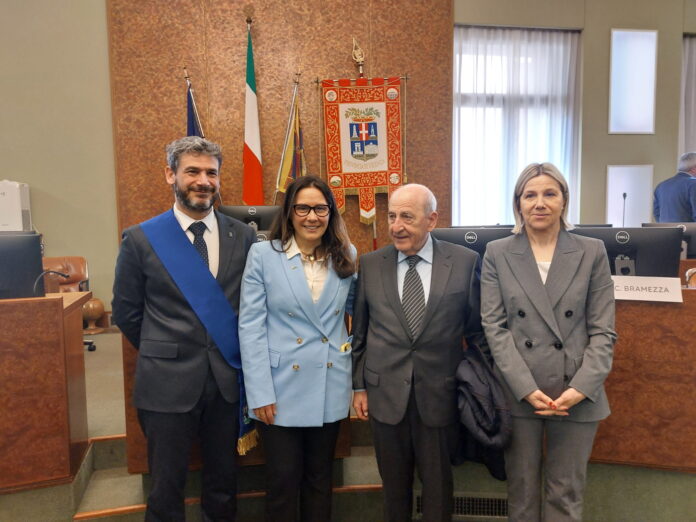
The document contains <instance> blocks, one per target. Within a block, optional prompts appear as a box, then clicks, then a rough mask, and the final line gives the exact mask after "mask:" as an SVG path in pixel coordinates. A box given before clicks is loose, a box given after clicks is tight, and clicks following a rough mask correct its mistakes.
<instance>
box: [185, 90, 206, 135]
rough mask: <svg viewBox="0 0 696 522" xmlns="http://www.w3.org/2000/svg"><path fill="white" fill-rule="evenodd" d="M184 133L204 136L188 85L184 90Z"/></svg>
mask: <svg viewBox="0 0 696 522" xmlns="http://www.w3.org/2000/svg"><path fill="white" fill-rule="evenodd" d="M186 135H187V136H200V137H201V138H204V137H205V136H203V129H201V122H200V120H199V119H198V111H197V110H196V102H195V101H194V99H193V91H192V90H191V86H190V85H189V87H188V89H187V91H186Z"/></svg>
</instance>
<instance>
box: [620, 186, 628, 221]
mask: <svg viewBox="0 0 696 522" xmlns="http://www.w3.org/2000/svg"><path fill="white" fill-rule="evenodd" d="M626 196H627V194H626V193H625V192H624V193H623V209H622V211H621V226H622V227H625V226H626Z"/></svg>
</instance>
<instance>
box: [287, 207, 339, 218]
mask: <svg viewBox="0 0 696 522" xmlns="http://www.w3.org/2000/svg"><path fill="white" fill-rule="evenodd" d="M292 209H293V210H294V211H295V214H297V215H298V216H300V217H305V216H307V215H308V214H309V212H310V211H311V210H313V211H314V214H316V216H317V217H326V216H328V215H329V212H331V206H330V205H315V206H313V207H310V206H309V205H293V206H292Z"/></svg>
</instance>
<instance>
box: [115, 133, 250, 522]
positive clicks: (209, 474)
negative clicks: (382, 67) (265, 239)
mask: <svg viewBox="0 0 696 522" xmlns="http://www.w3.org/2000/svg"><path fill="white" fill-rule="evenodd" d="M221 160H222V156H221V153H220V147H219V146H218V145H216V144H214V143H212V142H210V141H207V140H205V139H202V138H199V137H195V136H194V137H187V138H182V139H179V140H177V141H174V142H173V143H171V144H170V145H169V146H168V147H167V163H168V165H167V167H166V168H165V177H166V181H167V183H168V184H169V185H170V186H171V187H172V190H173V192H174V196H175V203H174V208H173V209H172V210H169V211H167V212H165V213H164V214H161V215H159V216H156V217H155V218H152V219H150V220H148V221H146V222H144V223H141V224H140V225H136V226H134V227H131V228H129V229H127V230H125V231H124V233H123V241H122V243H121V250H120V253H119V256H118V261H117V263H116V277H115V281H114V299H113V302H112V308H113V318H114V321H115V322H116V324H117V325H118V326H119V327H120V328H121V330H122V331H123V333H124V335H125V336H126V337H127V338H128V340H129V341H130V342H131V343H132V344H133V346H135V347H136V349H138V351H139V353H138V362H137V368H136V373H135V389H134V392H133V402H134V404H135V406H136V407H137V408H138V418H139V420H140V425H141V427H142V429H143V432H144V433H145V436H146V437H147V444H148V463H149V467H150V473H151V475H152V491H151V493H150V496H149V498H148V502H147V512H146V516H145V519H146V520H148V521H155V520H157V521H160V520H161V521H164V520H166V521H174V520H176V521H180V520H181V521H183V520H184V519H185V516H184V485H185V483H186V474H187V466H188V460H189V452H190V448H191V444H192V442H193V440H194V439H195V438H196V437H200V443H201V452H202V457H203V471H202V495H201V509H202V511H203V520H206V521H207V520H215V521H231V520H234V519H235V513H236V464H235V461H236V452H235V447H236V442H237V436H238V433H239V428H240V424H239V419H240V416H239V413H240V407H239V403H240V390H239V380H238V370H239V368H240V360H239V341H238V339H237V323H236V320H237V318H236V313H237V312H238V309H239V291H240V285H241V279H242V273H243V271H244V265H245V262H246V255H247V252H248V250H249V247H250V246H251V244H252V243H253V242H254V241H255V239H256V238H255V235H254V233H253V230H252V229H251V228H250V227H248V226H246V225H244V224H243V223H241V222H239V221H236V220H234V219H231V218H228V217H226V216H223V215H220V214H218V213H217V212H214V211H213V203H214V202H215V200H216V199H217V198H218V194H219V188H220V178H219V169H220V163H221Z"/></svg>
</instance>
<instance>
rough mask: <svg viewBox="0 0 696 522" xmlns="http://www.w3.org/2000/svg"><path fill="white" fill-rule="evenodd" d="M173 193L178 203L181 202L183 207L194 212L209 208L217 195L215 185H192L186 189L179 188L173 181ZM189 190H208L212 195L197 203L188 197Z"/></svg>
mask: <svg viewBox="0 0 696 522" xmlns="http://www.w3.org/2000/svg"><path fill="white" fill-rule="evenodd" d="M173 187H174V195H175V196H176V199H177V201H178V202H179V203H181V204H182V205H183V206H184V207H185V208H187V209H189V210H193V211H195V212H203V211H205V210H209V209H210V207H212V206H213V203H215V200H216V199H217V198H218V197H219V196H218V194H217V193H216V191H215V187H201V186H192V187H189V188H187V189H186V190H181V189H180V188H179V185H178V184H177V183H174V185H173ZM191 192H208V193H210V194H213V197H212V198H210V199H209V200H208V201H201V202H199V203H194V201H193V199H192V198H191V197H190V194H191Z"/></svg>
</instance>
